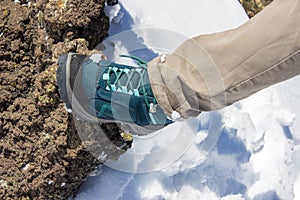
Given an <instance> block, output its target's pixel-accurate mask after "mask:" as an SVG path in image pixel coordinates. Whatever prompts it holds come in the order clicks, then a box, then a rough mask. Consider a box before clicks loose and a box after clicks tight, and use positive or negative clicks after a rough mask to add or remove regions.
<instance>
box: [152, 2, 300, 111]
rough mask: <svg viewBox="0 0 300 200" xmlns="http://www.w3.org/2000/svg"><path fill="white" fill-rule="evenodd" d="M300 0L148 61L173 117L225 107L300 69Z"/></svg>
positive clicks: (161, 101)
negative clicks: (173, 113) (235, 27)
mask: <svg viewBox="0 0 300 200" xmlns="http://www.w3.org/2000/svg"><path fill="white" fill-rule="evenodd" d="M299 19H300V0H275V1H274V2H273V3H271V4H270V5H269V6H268V7H267V8H265V9H264V10H263V11H262V12H261V13H259V14H258V15H256V16H255V17H254V18H252V19H251V20H249V21H248V22H247V23H246V24H244V25H242V26H240V27H239V28H237V29H234V30H230V31H225V32H221V33H216V34H210V35H203V36H198V37H195V38H192V39H189V40H187V41H186V42H185V43H183V44H182V45H181V46H180V47H179V48H178V49H177V50H176V51H175V52H174V53H173V54H171V55H167V56H166V57H164V56H161V57H158V58H156V59H154V60H153V61H151V62H150V63H149V64H148V71H149V78H150V83H151V87H152V90H153V92H154V96H155V97H156V99H157V101H158V103H159V105H160V106H161V107H162V108H163V109H164V111H165V112H166V113H167V115H169V116H171V113H172V112H173V111H177V112H179V113H180V114H181V116H182V117H193V116H196V115H198V114H199V113H200V112H201V111H210V110H216V109H221V108H223V107H225V106H227V105H230V104H232V103H234V102H236V101H238V100H241V99H243V98H246V97H248V96H249V95H251V94H253V93H255V92H257V91H259V90H261V89H263V88H266V87H268V86H270V85H273V84H275V83H278V82H280V81H284V80H286V79H289V78H291V77H293V76H296V75H298V74H299V73H300V20H299Z"/></svg>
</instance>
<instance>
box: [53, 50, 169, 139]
mask: <svg viewBox="0 0 300 200" xmlns="http://www.w3.org/2000/svg"><path fill="white" fill-rule="evenodd" d="M93 56H94V57H93ZM95 57H96V56H95V55H92V56H91V57H86V56H85V55H80V54H74V53H69V54H65V55H62V56H61V57H60V58H59V59H58V69H57V84H58V87H59V93H60V96H61V98H62V100H63V102H64V103H65V105H66V107H67V109H68V110H69V111H72V112H73V114H74V115H75V116H76V117H77V118H79V119H82V120H85V121H88V122H95V121H97V122H101V123H107V122H116V123H121V124H123V125H127V126H129V127H131V128H130V130H131V132H135V131H132V127H133V126H135V127H140V128H142V129H140V128H138V129H136V130H138V133H137V134H145V133H149V132H153V131H155V130H158V129H161V128H162V127H164V126H166V125H168V124H170V123H172V122H173V121H171V120H169V119H168V118H167V116H166V115H165V113H164V112H163V110H162V109H161V108H160V106H159V105H158V104H157V101H156V99H155V97H154V95H153V92H152V90H151V85H150V83H149V78H148V73H147V62H145V61H143V60H141V59H139V58H137V57H134V56H127V55H122V56H120V57H123V58H127V59H129V60H130V61H131V63H134V65H133V64H132V65H131V64H130V65H127V64H120V63H116V62H108V61H105V60H101V59H100V58H99V57H98V58H95ZM141 131H142V132H145V133H140V132H141Z"/></svg>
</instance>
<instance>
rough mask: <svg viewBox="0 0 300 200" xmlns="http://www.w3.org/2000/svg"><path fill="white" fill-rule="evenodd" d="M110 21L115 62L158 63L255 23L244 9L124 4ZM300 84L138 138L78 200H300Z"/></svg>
mask: <svg viewBox="0 0 300 200" xmlns="http://www.w3.org/2000/svg"><path fill="white" fill-rule="evenodd" d="M106 13H107V14H108V15H109V16H110V20H111V27H110V36H111V37H110V38H109V39H108V40H106V42H104V45H105V46H106V50H105V51H106V52H105V53H106V55H109V57H108V58H109V59H116V58H117V56H118V55H119V54H124V53H125V54H126V53H130V54H133V55H137V56H139V57H141V58H142V59H144V60H150V59H152V58H153V57H155V56H157V55H158V54H164V53H170V52H172V51H174V50H175V49H176V47H178V46H179V45H180V44H181V43H182V42H183V41H184V40H186V39H187V38H190V37H193V36H196V35H200V34H206V33H213V32H219V31H224V30H227V29H231V28H235V27H238V26H239V25H241V24H243V23H245V22H246V21H247V20H248V18H247V16H246V14H245V13H244V11H243V9H242V7H241V6H240V5H239V3H238V1H237V0H209V1H207V0H197V1H195V0H186V1H184V2H183V1H179V0H164V1H159V0H143V1H141V0H120V4H119V5H117V6H114V7H107V8H106ZM95 59H96V57H95ZM299 84H300V77H295V78H293V79H291V80H288V81H285V82H283V83H280V84H277V85H275V86H272V87H270V88H268V89H265V90H262V91H260V92H258V93H256V94H254V95H252V96H251V97H249V98H247V99H245V100H242V101H240V102H237V103H235V104H234V105H232V106H230V107H227V108H225V109H223V110H221V111H220V112H204V113H202V114H201V115H200V116H198V117H197V118H195V119H191V120H188V121H184V122H176V123H175V124H173V125H171V126H168V127H166V128H164V129H163V130H161V131H158V132H156V133H153V134H150V135H148V136H144V137H137V136H135V137H134V144H133V147H132V149H130V150H129V151H128V152H127V153H125V154H124V155H123V156H121V157H120V159H119V160H118V161H110V162H107V163H106V164H105V165H103V166H102V167H101V173H100V174H99V175H97V176H94V177H90V178H89V179H88V180H87V181H86V183H85V184H83V186H82V187H81V189H80V193H79V194H78V195H77V197H76V198H75V199H76V200H84V199H89V200H93V199H97V200H98V199H113V200H114V199H120V200H125V199H130V200H131V199H151V200H152V199H176V200H177V199H179V200H181V199H189V200H191V199H197V200H198V199H221V200H240V199H255V200H273V199H300V142H299V141H300V132H299V130H300V118H299V116H300V106H299V104H298V101H299V99H300V90H299Z"/></svg>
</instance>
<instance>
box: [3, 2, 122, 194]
mask: <svg viewBox="0 0 300 200" xmlns="http://www.w3.org/2000/svg"><path fill="white" fill-rule="evenodd" d="M103 8H104V0H99V1H97V0H85V1H78V0H68V1H66V0H36V1H27V0H21V1H20V2H19V1H12V0H2V1H1V2H0V12H1V18H0V38H1V40H0V57H1V59H0V72H1V73H0V104H1V106H0V199H65V198H66V197H68V196H69V195H70V194H72V193H73V192H74V191H76V190H77V188H78V187H79V186H80V184H81V183H82V182H83V181H84V180H85V179H86V177H87V176H88V174H89V173H90V172H92V171H93V170H94V169H95V166H96V165H97V164H98V163H99V162H101V161H99V160H96V159H95V158H94V157H93V156H92V155H91V154H90V153H89V152H88V151H86V148H85V147H84V146H83V145H82V143H81V140H80V138H79V136H78V135H77V133H76V130H75V128H74V123H73V121H72V116H71V115H70V114H68V113H67V112H66V111H65V109H64V105H63V103H62V102H61V101H60V98H59V95H58V92H57V86H56V81H55V80H56V79H55V71H56V68H57V65H56V60H57V57H58V56H59V55H61V54H62V53H66V52H70V51H72V52H79V53H86V54H88V53H91V50H92V49H94V48H95V47H96V46H97V45H98V44H99V43H100V42H101V41H102V40H103V38H105V37H106V36H107V31H108V28H109V24H108V18H107V17H106V16H105V14H104V12H103ZM83 126H84V127H86V130H85V131H87V132H88V130H89V129H93V127H91V126H90V125H89V124H84V125H83ZM105 128H106V134H107V135H108V136H109V137H108V138H110V139H111V140H116V141H118V138H119V137H120V134H119V129H118V128H116V126H115V125H114V124H111V125H108V126H105ZM94 133H95V131H94V132H93V134H94ZM98 137H99V136H98ZM102 137H104V136H102ZM94 139H95V138H94ZM96 139H97V138H96ZM105 152H106V153H107V154H109V156H110V157H111V158H117V157H118V155H120V153H121V152H118V150H117V149H116V148H115V147H114V146H110V147H107V145H106V149H105Z"/></svg>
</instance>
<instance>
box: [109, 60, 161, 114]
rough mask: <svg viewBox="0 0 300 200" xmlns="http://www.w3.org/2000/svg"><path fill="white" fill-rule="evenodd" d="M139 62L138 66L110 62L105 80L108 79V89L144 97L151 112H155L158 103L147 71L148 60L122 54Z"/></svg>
mask: <svg viewBox="0 0 300 200" xmlns="http://www.w3.org/2000/svg"><path fill="white" fill-rule="evenodd" d="M120 57H125V58H130V59H132V60H135V61H136V62H137V65H138V67H132V66H127V65H123V64H118V63H114V62H113V63H110V64H109V66H108V69H107V71H106V73H104V74H103V80H105V81H106V85H107V86H106V89H107V90H111V91H116V92H123V93H127V94H130V95H134V96H139V97H141V96H142V97H143V98H144V100H145V103H146V105H147V106H148V108H149V109H150V112H155V105H156V104H157V101H156V99H155V98H154V96H153V94H152V91H151V87H150V83H149V78H148V72H147V62H146V61H144V60H142V59H140V58H138V57H135V56H131V55H120Z"/></svg>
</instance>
